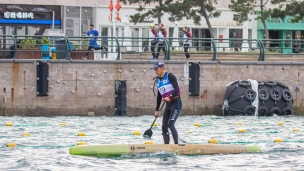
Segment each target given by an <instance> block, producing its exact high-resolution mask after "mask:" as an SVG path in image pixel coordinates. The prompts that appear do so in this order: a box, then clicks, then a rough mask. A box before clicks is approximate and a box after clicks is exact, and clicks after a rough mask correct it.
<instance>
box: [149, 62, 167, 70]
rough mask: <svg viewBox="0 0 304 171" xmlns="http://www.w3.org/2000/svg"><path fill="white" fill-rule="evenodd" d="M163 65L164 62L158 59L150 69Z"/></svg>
mask: <svg viewBox="0 0 304 171" xmlns="http://www.w3.org/2000/svg"><path fill="white" fill-rule="evenodd" d="M163 66H165V64H164V62H161V61H159V62H156V63H155V64H154V66H153V68H151V69H154V70H156V69H157V68H160V67H163Z"/></svg>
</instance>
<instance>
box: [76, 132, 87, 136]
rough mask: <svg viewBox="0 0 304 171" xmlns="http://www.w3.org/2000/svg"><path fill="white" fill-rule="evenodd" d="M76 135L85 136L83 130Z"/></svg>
mask: <svg viewBox="0 0 304 171" xmlns="http://www.w3.org/2000/svg"><path fill="white" fill-rule="evenodd" d="M78 136H86V134H85V133H84V132H78Z"/></svg>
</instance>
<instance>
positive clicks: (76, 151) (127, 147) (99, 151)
mask: <svg viewBox="0 0 304 171" xmlns="http://www.w3.org/2000/svg"><path fill="white" fill-rule="evenodd" d="M158 151H165V152H169V153H176V154H184V155H202V154H223V153H229V154H239V153H251V152H260V148H259V147H257V146H252V145H251V146H250V145H220V144H185V145H180V144H179V145H177V144H99V145H81V146H74V147H71V148H70V150H69V153H70V154H72V155H83V156H109V157H110V156H121V155H126V154H141V153H155V152H158Z"/></svg>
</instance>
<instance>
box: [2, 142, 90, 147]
mask: <svg viewBox="0 0 304 171" xmlns="http://www.w3.org/2000/svg"><path fill="white" fill-rule="evenodd" d="M86 144H87V143H86V142H82V141H81V142H78V143H77V145H86ZM6 147H11V148H12V147H17V144H16V143H8V144H6Z"/></svg>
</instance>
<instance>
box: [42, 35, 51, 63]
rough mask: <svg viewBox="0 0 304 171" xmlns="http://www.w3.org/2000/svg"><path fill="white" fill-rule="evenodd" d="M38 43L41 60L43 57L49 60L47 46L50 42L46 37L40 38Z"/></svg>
mask: <svg viewBox="0 0 304 171" xmlns="http://www.w3.org/2000/svg"><path fill="white" fill-rule="evenodd" d="M39 42H40V43H41V51H42V58H43V57H46V58H49V57H50V53H49V46H50V44H51V41H50V40H49V39H48V38H46V37H42V39H41V40H39Z"/></svg>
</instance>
